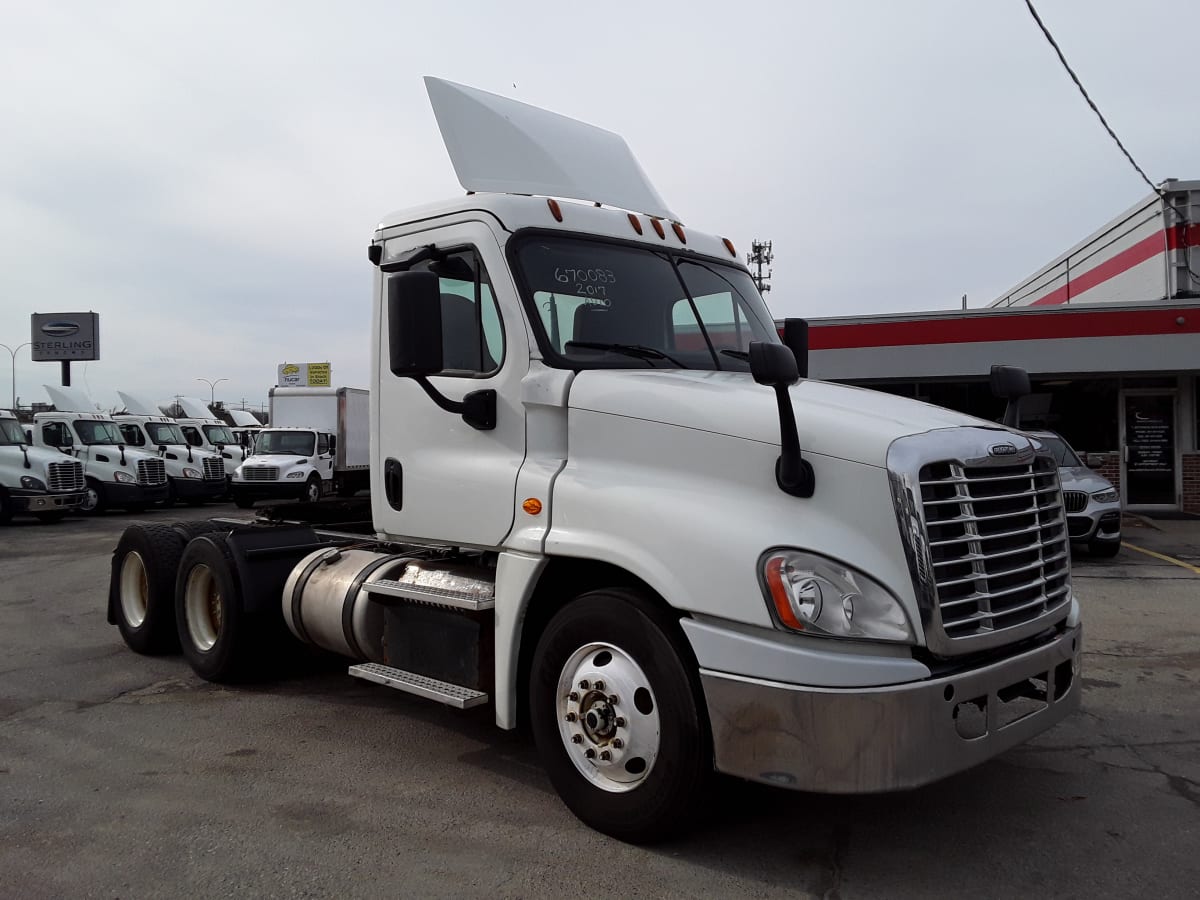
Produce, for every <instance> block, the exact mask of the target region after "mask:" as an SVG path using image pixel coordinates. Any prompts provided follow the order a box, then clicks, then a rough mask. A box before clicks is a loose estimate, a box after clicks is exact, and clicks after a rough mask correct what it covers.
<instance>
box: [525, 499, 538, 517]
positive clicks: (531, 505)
mask: <svg viewBox="0 0 1200 900" xmlns="http://www.w3.org/2000/svg"><path fill="white" fill-rule="evenodd" d="M521 509H523V510H525V512H527V513H529V514H530V515H531V516H536V515H537V514H538V513H540V512H541V511H542V501H541V500H539V499H538V498H537V497H530V498H529V499H528V500H526V501H525V502H524V503H522V504H521Z"/></svg>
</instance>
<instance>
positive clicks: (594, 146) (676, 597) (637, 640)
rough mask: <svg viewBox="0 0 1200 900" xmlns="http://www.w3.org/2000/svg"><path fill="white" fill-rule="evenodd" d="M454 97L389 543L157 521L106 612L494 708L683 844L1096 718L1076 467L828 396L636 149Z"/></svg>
mask: <svg viewBox="0 0 1200 900" xmlns="http://www.w3.org/2000/svg"><path fill="white" fill-rule="evenodd" d="M427 87H428V90H429V94H430V97H431V100H432V103H433V107H434V111H435V114H436V117H437V120H438V123H439V126H440V128H441V131H442V134H443V137H444V139H445V141H446V144H447V148H448V150H449V153H450V157H451V160H452V162H453V163H454V166H455V169H456V171H457V173H458V176H459V180H460V181H461V183H462V184H463V186H464V187H465V188H466V189H467V191H468V195H467V196H466V197H463V198H460V199H458V200H455V201H451V202H448V203H445V204H442V205H437V206H428V207H423V208H420V209H416V210H410V211H406V212H401V213H396V214H394V215H390V216H388V217H387V218H385V219H384V220H383V222H382V223H381V224H380V225H379V227H378V228H377V230H376V231H375V234H374V237H373V238H372V240H371V243H370V247H369V252H368V255H369V258H370V260H371V262H372V263H373V264H374V266H375V281H374V288H373V293H372V300H371V302H372V307H373V310H374V323H373V331H372V335H371V344H372V346H371V353H372V359H373V380H372V385H371V431H372V440H371V481H372V483H371V497H370V503H371V516H372V520H373V522H372V526H371V530H372V531H373V533H372V534H370V535H366V536H364V535H361V534H357V535H356V534H346V533H340V532H338V531H336V530H324V529H322V528H319V527H315V526H313V525H311V524H304V523H302V522H300V523H294V524H288V522H287V521H285V520H278V519H277V520H276V521H274V522H263V521H259V522H247V523H244V524H237V523H235V522H231V521H229V520H226V521H214V522H211V523H206V525H207V526H208V527H209V528H211V529H213V530H212V531H211V532H210V533H208V534H201V535H198V536H192V537H190V540H188V541H187V542H186V543H185V542H184V535H182V534H178V535H177V536H176V538H175V540H174V542H173V543H172V542H171V541H170V540H169V539H168V537H167V535H166V532H164V533H163V534H162V535H157V534H155V535H151V534H147V533H145V532H144V531H143V530H137V529H131V530H129V531H127V532H126V534H125V535H124V536H123V537H122V539H121V542H120V544H119V545H118V547H117V549H116V551H115V553H114V558H113V566H112V573H113V574H112V580H111V584H112V589H111V591H110V599H109V603H110V610H109V615H110V618H111V620H112V621H114V622H117V623H118V624H120V610H121V608H122V605H123V602H124V600H125V599H126V598H127V597H129V596H130V592H129V591H126V590H125V588H124V586H125V585H126V584H127V583H128V584H130V585H133V586H134V590H133V592H132V593H133V599H134V600H136V601H137V603H138V608H139V609H140V608H146V609H148V610H149V616H148V620H149V621H153V623H154V628H155V629H157V630H158V631H159V632H160V633H161V634H162V635H163V637H162V641H163V645H164V646H165V645H166V643H167V641H168V637H167V635H168V632H169V630H170V628H171V627H172V626H174V627H175V629H176V631H175V634H176V635H177V637H178V639H179V641H180V643H181V644H182V650H183V653H184V655H185V657H186V659H187V660H188V662H189V664H190V665H191V666H192V668H193V669H194V670H195V671H196V672H197V673H198V674H199V675H201V676H202V677H204V678H207V679H211V680H215V681H226V680H232V679H236V678H239V677H245V676H246V675H247V673H248V672H251V671H252V670H253V668H254V666H255V665H256V664H258V663H260V662H261V661H262V660H263V659H264V658H266V655H267V649H268V648H269V647H270V646H272V644H271V643H270V641H269V639H268V637H265V635H269V634H271V633H272V629H275V628H276V627H277V625H278V623H279V620H280V619H281V618H282V620H283V622H284V623H285V624H286V628H287V632H288V633H290V634H291V635H292V636H294V637H295V638H296V639H299V640H300V641H303V642H306V643H308V644H312V645H316V646H317V647H321V648H325V649H326V650H330V651H333V652H336V653H340V654H343V655H345V656H346V657H349V658H350V659H351V660H353V661H354V664H353V665H351V666H350V668H349V672H350V674H351V675H354V676H357V677H360V678H365V679H368V680H371V681H374V682H378V683H379V684H381V685H386V686H389V687H392V688H396V689H398V690H401V691H407V692H410V693H413V694H417V695H421V696H424V697H427V698H430V699H433V700H436V701H440V702H442V703H446V704H450V705H453V706H457V707H472V706H476V705H483V704H486V705H488V706H489V707H490V709H491V711H492V714H493V715H494V717H495V721H496V724H497V725H498V726H499V727H500V728H505V729H511V728H514V727H516V726H517V725H518V723H519V722H520V721H526V722H528V724H529V727H530V729H531V731H532V735H533V738H534V741H535V743H536V745H537V748H538V752H539V755H540V757H541V759H542V761H543V764H544V765H545V768H546V770H547V772H548V774H549V777H550V779H551V781H552V783H553V784H554V786H555V788H556V789H557V790H558V792H559V794H560V795H561V796H562V798H563V800H564V801H565V802H566V804H567V805H568V806H569V807H570V809H571V810H573V811H574V812H575V814H576V815H578V816H579V817H580V818H581V819H582V820H583V821H584V822H586V823H588V824H589V825H591V826H593V827H595V828H597V829H599V830H601V831H603V832H605V833H607V834H610V835H613V836H616V837H619V838H622V839H625V840H630V841H648V840H653V839H656V838H661V837H662V836H664V835H666V834H669V833H671V832H672V831H675V830H677V829H679V828H681V827H684V826H685V825H686V824H687V823H688V822H689V821H690V817H689V815H690V810H692V809H693V808H695V807H696V805H697V804H702V803H703V801H704V798H705V793H704V786H705V782H706V779H707V777H708V776H709V775H710V774H711V773H713V772H714V771H716V772H722V773H728V774H730V775H734V776H737V777H740V778H744V779H750V780H754V781H760V782H765V783H769V784H774V785H779V786H782V787H788V788H794V789H798V790H805V791H823V792H870V791H887V790H896V789H903V788H911V787H914V786H917V785H922V784H925V783H928V782H931V781H934V780H935V779H939V778H943V777H945V776H947V775H950V774H952V773H955V772H959V771H961V770H963V769H966V768H968V767H970V766H973V765H975V764H977V763H980V762H982V761H984V760H986V759H988V758H989V757H992V756H994V755H996V754H997V753H1000V752H1002V751H1004V750H1006V749H1008V748H1010V747H1012V746H1013V745H1015V744H1017V743H1019V742H1021V741H1024V740H1026V739H1028V738H1030V737H1032V736H1034V735H1036V734H1038V733H1039V732H1042V731H1043V730H1045V729H1046V728H1048V727H1050V726H1051V725H1053V724H1054V723H1056V722H1058V721H1059V720H1061V719H1062V718H1063V717H1065V716H1066V715H1067V714H1068V713H1069V712H1070V711H1071V710H1073V709H1075V708H1076V707H1077V705H1078V702H1079V677H1078V669H1077V667H1078V662H1079V655H1080V651H1081V640H1082V631H1081V624H1080V611H1079V605H1078V603H1077V602H1076V599H1075V596H1074V594H1073V591H1072V586H1071V572H1070V568H1069V558H1068V547H1067V535H1066V530H1065V527H1064V520H1063V512H1062V502H1061V495H1060V489H1059V484H1058V474H1057V466H1056V465H1055V463H1054V460H1053V459H1052V458H1050V457H1049V456H1043V455H1040V454H1039V453H1038V452H1037V451H1036V449H1035V447H1034V445H1033V444H1032V443H1031V442H1030V441H1029V439H1027V438H1025V437H1022V436H1021V435H1019V434H1017V433H1015V432H1013V431H1011V430H1008V429H1006V428H1004V427H1001V426H998V425H995V424H992V423H988V422H984V421H980V420H977V419H972V418H969V417H966V416H963V415H960V414H958V413H954V412H951V411H949V410H945V409H939V408H937V407H933V406H929V405H925V404H922V403H918V402H915V401H910V400H906V399H902V398H899V397H895V396H891V395H888V394H882V393H876V392H872V391H867V390H861V389H855V388H849V387H843V386H839V385H833V384H824V383H821V382H818V381H815V380H811V379H806V378H802V377H800V372H801V371H803V369H804V367H805V363H806V359H807V357H806V349H805V341H806V336H805V333H804V329H803V323H802V322H799V321H798V320H793V321H792V322H790V323H789V324H788V327H787V329H786V330H785V340H783V341H781V338H780V336H779V334H778V333H777V332H776V329H775V327H774V325H773V322H772V318H771V315H770V314H769V312H768V310H767V308H766V306H765V304H764V303H763V300H762V298H761V297H760V296H759V293H758V292H757V291H756V290H755V286H754V282H753V280H752V279H751V277H750V275H749V273H748V271H747V270H746V269H745V267H744V266H743V265H742V264H741V263H740V262H739V260H738V256H737V254H736V252H735V249H734V247H733V245H732V243H730V242H729V241H728V240H727V239H724V238H722V237H720V236H714V235H710V234H705V233H702V232H700V231H697V230H694V229H692V228H690V227H685V226H684V225H683V224H682V223H681V222H680V221H679V218H678V216H676V215H675V214H674V213H673V212H672V211H671V210H670V209H668V208H667V206H666V205H665V204H664V202H663V200H662V199H661V198H660V197H659V195H658V194H657V192H656V191H655V190H654V188H653V187H652V186H651V185H650V184H649V182H648V181H647V180H646V177H645V175H644V173H643V171H642V170H641V168H640V167H639V165H638V164H637V162H636V160H635V159H634V158H633V156H632V154H631V153H630V152H629V149H628V147H627V146H626V145H625V143H624V141H623V140H622V139H621V138H620V137H618V136H617V135H615V134H613V133H611V132H607V131H603V130H601V129H598V128H594V127H592V126H589V125H585V124H583V123H580V122H577V121H574V120H571V119H567V118H564V117H561V116H557V115H554V114H551V113H548V112H545V111H543V110H539V109H536V108H533V107H530V106H527V105H525V104H521V103H517V102H514V101H511V100H507V99H504V98H501V97H497V96H495V95H492V94H487V93H484V92H481V91H477V90H473V89H470V88H466V87H462V86H459V85H455V84H452V83H449V82H445V81H440V80H436V79H427ZM573 200H579V201H582V202H571V201H573ZM601 204H603V205H601ZM161 527H163V528H164V529H165V528H166V526H161ZM167 530H168V531H169V529H167ZM151 538H154V539H160V538H161V541H160V542H161V544H162V545H163V546H168V545H169V548H170V550H169V552H165V553H164V554H163V555H162V556H152V557H150V564H152V565H153V566H154V567H155V571H156V573H157V574H156V576H155V577H154V578H151V579H149V580H148V581H146V582H141V584H149V585H152V586H153V585H159V590H158V593H157V594H151V593H145V594H140V593H138V591H140V590H142V588H141V587H138V585H139V582H138V580H137V579H136V578H134V577H133V576H132V575H131V576H130V577H129V578H128V579H126V578H124V577H123V573H124V572H125V571H126V569H127V568H130V569H131V570H132V571H133V572H134V573H136V572H137V570H138V567H139V566H140V565H142V564H143V563H144V561H145V560H146V558H147V557H146V556H145V548H146V547H147V546H148V542H149V541H150V540H151ZM129 560H133V561H132V562H129ZM172 604H173V605H172ZM126 630H128V629H126V628H123V633H124V631H126ZM280 630H281V629H280Z"/></svg>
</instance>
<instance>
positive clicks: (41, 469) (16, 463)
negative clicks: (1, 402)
mask: <svg viewBox="0 0 1200 900" xmlns="http://www.w3.org/2000/svg"><path fill="white" fill-rule="evenodd" d="M84 485H85V482H84V478H83V464H82V463H81V462H79V461H78V460H76V459H72V458H70V457H67V456H64V455H63V454H62V453H61V452H60V451H57V450H46V449H44V448H42V447H34V446H32V441H31V439H30V436H29V435H27V434H26V433H25V429H24V428H22V427H21V423H20V421H19V420H18V419H17V416H16V413H14V412H13V411H12V410H8V409H0V524H4V523H5V522H8V521H9V520H11V519H12V517H13V516H14V515H16V514H18V513H27V514H29V515H31V516H35V517H37V518H38V519H41V520H42V521H43V522H57V521H58V520H59V519H61V518H62V517H63V516H65V515H66V514H67V513H68V512H70V511H71V510H73V509H76V508H77V507H79V505H80V504H82V503H83V500H84V497H85V493H84Z"/></svg>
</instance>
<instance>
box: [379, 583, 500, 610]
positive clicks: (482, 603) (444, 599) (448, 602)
mask: <svg viewBox="0 0 1200 900" xmlns="http://www.w3.org/2000/svg"><path fill="white" fill-rule="evenodd" d="M363 589H364V590H366V591H369V592H370V593H372V594H383V595H384V596H385V597H402V598H404V599H405V600H417V601H420V602H421V603H432V604H433V605H434V606H450V607H453V608H454V609H469V610H471V611H473V612H478V611H480V610H484V609H492V608H493V607H495V605H496V598H495V597H494V596H492V595H491V594H473V593H467V592H465V591H456V590H452V589H450V588H439V587H432V586H429V585H423V584H409V583H408V582H405V581H394V580H392V579H390V578H380V579H378V580H376V581H368V582H367V583H366V584H364V585H363Z"/></svg>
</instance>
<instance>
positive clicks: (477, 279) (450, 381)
mask: <svg viewBox="0 0 1200 900" xmlns="http://www.w3.org/2000/svg"><path fill="white" fill-rule="evenodd" d="M429 244H434V245H435V246H436V247H437V249H438V250H439V253H438V254H437V258H436V259H433V260H428V261H426V262H422V263H419V264H417V265H414V266H412V267H411V269H410V271H428V272H433V273H434V274H436V275H437V276H438V281H439V288H440V290H441V301H442V350H443V358H444V361H445V369H444V370H443V371H442V373H441V374H438V375H434V376H431V377H430V378H429V381H430V383H431V384H432V385H433V386H434V387H435V388H436V389H437V390H438V391H440V392H441V393H442V394H443V395H444V396H445V397H447V398H448V399H450V400H454V401H461V400H462V399H463V397H465V396H466V395H467V394H468V393H471V392H473V391H481V390H488V389H491V390H495V391H496V394H497V410H496V427H495V428H494V429H490V430H487V431H481V430H478V429H476V428H473V427H472V426H471V425H468V424H467V423H466V422H464V421H463V419H462V417H461V416H460V415H458V414H456V413H450V412H446V411H444V410H442V409H440V408H439V407H438V406H437V405H436V404H435V403H434V402H433V400H432V399H430V397H429V396H428V395H427V394H426V393H425V391H424V390H423V389H422V387H421V385H420V384H419V383H418V382H417V381H416V380H415V379H412V378H398V377H396V376H395V375H393V374H392V373H391V369H390V366H389V363H388V328H389V323H388V318H387V303H386V298H387V292H388V285H387V282H388V277H389V276H388V274H387V273H385V272H380V275H379V277H378V278H377V279H376V287H377V290H376V294H375V304H376V315H375V321H376V322H378V323H379V327H378V328H377V329H376V335H375V336H376V339H377V340H378V341H379V343H378V344H377V346H376V366H375V375H374V377H375V390H373V391H372V394H371V417H372V420H373V429H372V430H373V433H374V435H373V436H374V440H373V441H372V443H371V468H372V472H373V473H374V478H375V480H374V481H373V483H372V491H371V503H372V510H373V514H374V519H375V524H376V528H377V529H380V530H382V531H383V532H384V533H385V534H387V535H389V536H391V537H407V538H412V539H417V540H422V539H423V540H431V541H439V542H447V543H454V544H459V545H468V546H477V547H498V546H500V545H501V544H502V543H503V541H504V539H505V537H506V535H507V534H508V532H509V531H510V530H511V528H512V524H513V516H514V506H515V503H514V497H513V495H514V491H515V489H516V479H517V472H518V470H519V469H520V467H521V463H522V461H523V460H524V458H525V412H524V407H523V406H522V403H521V379H522V378H523V377H524V375H525V374H526V372H527V371H528V368H529V346H528V339H527V336H526V335H527V332H526V327H525V323H524V317H523V316H522V313H521V308H520V303H519V301H518V298H517V293H516V290H515V288H514V286H513V283H512V279H511V278H510V276H509V274H508V268H507V266H506V265H505V263H504V259H503V256H502V254H501V250H500V246H499V244H498V242H497V241H496V238H495V236H494V235H493V234H492V232H491V230H490V229H489V228H488V227H487V226H486V225H484V224H482V223H480V222H466V223H462V224H458V225H450V226H445V227H442V228H439V229H437V230H436V231H432V232H424V233H418V234H415V235H414V234H409V235H404V236H403V237H399V238H393V239H391V240H389V241H388V242H387V243H386V244H385V247H384V255H383V263H384V264H385V265H386V264H387V262H388V261H389V260H390V259H396V258H397V257H401V256H403V255H405V254H407V253H409V252H411V251H412V250H414V249H415V248H417V247H421V246H426V245H429Z"/></svg>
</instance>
